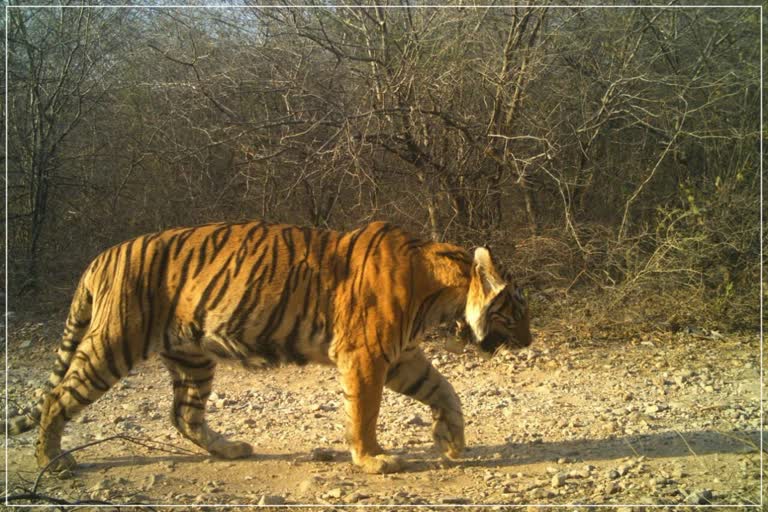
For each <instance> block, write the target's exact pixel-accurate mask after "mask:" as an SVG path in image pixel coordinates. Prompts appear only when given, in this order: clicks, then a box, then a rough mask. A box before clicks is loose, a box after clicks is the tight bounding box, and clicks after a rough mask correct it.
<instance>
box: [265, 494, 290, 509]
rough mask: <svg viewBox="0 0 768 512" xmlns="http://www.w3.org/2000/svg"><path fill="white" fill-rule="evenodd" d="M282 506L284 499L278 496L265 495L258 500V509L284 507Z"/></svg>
mask: <svg viewBox="0 0 768 512" xmlns="http://www.w3.org/2000/svg"><path fill="white" fill-rule="evenodd" d="M284 504H285V498H284V497H283V496H280V495H278V494H265V495H263V496H262V497H261V499H260V500H259V506H260V507H263V506H264V505H284Z"/></svg>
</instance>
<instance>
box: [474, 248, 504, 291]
mask: <svg viewBox="0 0 768 512" xmlns="http://www.w3.org/2000/svg"><path fill="white" fill-rule="evenodd" d="M472 277H473V279H475V280H477V282H478V283H480V284H481V286H482V290H483V295H485V296H486V297H487V298H491V297H493V296H495V295H497V294H498V293H499V292H500V291H501V290H503V289H504V286H505V283H504V280H503V279H502V278H501V276H500V275H499V273H498V271H497V270H496V267H495V266H494V264H493V258H492V257H491V251H490V250H489V249H488V248H487V247H478V248H477V249H475V254H474V259H473V261H472Z"/></svg>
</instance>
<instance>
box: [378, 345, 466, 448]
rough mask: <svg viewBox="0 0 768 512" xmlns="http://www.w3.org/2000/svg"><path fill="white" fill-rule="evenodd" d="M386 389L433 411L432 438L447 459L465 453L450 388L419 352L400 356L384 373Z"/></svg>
mask: <svg viewBox="0 0 768 512" xmlns="http://www.w3.org/2000/svg"><path fill="white" fill-rule="evenodd" d="M386 385H387V387H388V388H389V389H391V390H393V391H397V392H398V393H402V394H403V395H406V396H410V397H411V398H415V399H416V400H418V401H419V402H422V403H424V404H427V405H428V406H429V407H430V409H432V419H433V422H432V437H433V438H434V440H435V445H436V446H437V448H438V449H439V450H440V452H442V453H443V454H444V455H445V456H446V457H448V458H451V459H455V458H456V457H458V456H459V455H461V452H462V451H463V450H464V446H465V443H464V415H463V414H462V412H461V402H460V401H459V397H458V395H457V394H456V391H454V389H453V386H451V384H450V383H449V382H448V381H447V380H446V379H445V377H443V376H442V375H441V374H440V372H438V371H437V370H436V369H435V367H434V366H432V365H431V364H430V362H429V361H427V358H426V356H425V355H424V353H423V352H422V351H421V350H419V349H411V350H409V351H407V352H405V353H403V355H402V357H401V359H400V360H399V361H398V362H397V363H395V364H394V365H393V366H392V367H391V368H390V370H389V372H388V373H387V381H386Z"/></svg>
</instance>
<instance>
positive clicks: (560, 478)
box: [552, 473, 568, 488]
mask: <svg viewBox="0 0 768 512" xmlns="http://www.w3.org/2000/svg"><path fill="white" fill-rule="evenodd" d="M567 479H568V475H567V474H565V473H558V474H556V475H555V476H553V477H552V487H554V488H557V487H562V486H564V485H565V481H566V480H567Z"/></svg>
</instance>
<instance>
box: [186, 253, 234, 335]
mask: <svg viewBox="0 0 768 512" xmlns="http://www.w3.org/2000/svg"><path fill="white" fill-rule="evenodd" d="M232 256H233V255H232V254H230V255H229V258H227V261H225V262H224V264H223V265H222V266H221V268H220V269H219V271H218V272H216V274H214V276H213V277H212V278H211V280H210V281H209V282H208V284H207V285H206V287H205V289H204V290H203V293H202V294H201V295H200V299H199V300H198V301H197V306H196V307H195V313H194V316H193V318H194V321H195V323H196V324H197V325H198V326H199V328H200V330H203V331H204V330H205V313H206V304H207V303H208V298H209V297H210V295H211V293H213V290H214V289H215V288H216V284H217V283H218V282H219V279H220V278H221V276H222V275H224V273H225V272H226V273H227V278H226V280H225V283H226V284H225V285H224V286H225V287H226V285H227V284H228V283H229V270H228V269H227V267H228V266H229V263H230V261H232ZM219 293H221V291H220V292H219ZM211 307H214V306H211Z"/></svg>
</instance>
